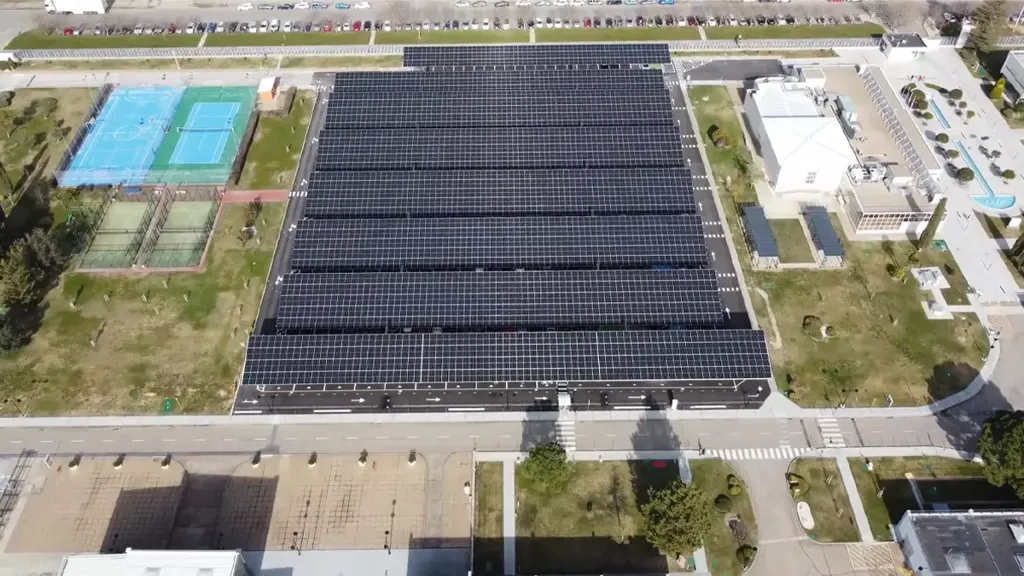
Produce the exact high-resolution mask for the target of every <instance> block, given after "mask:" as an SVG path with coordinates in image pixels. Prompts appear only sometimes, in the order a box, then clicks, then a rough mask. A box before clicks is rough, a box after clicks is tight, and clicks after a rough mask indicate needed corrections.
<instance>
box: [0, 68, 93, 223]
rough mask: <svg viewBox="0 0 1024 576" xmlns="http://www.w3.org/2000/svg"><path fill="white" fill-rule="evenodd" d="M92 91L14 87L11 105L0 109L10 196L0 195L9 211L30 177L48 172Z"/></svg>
mask: <svg viewBox="0 0 1024 576" xmlns="http://www.w3.org/2000/svg"><path fill="white" fill-rule="evenodd" d="M93 98H95V92H94V91H93V90H91V89H87V88H61V89H59V90H57V89H50V88H26V89H23V90H17V91H15V93H14V98H13V100H11V105H10V106H8V107H6V108H3V109H0V133H2V134H4V135H5V136H6V137H5V138H4V140H3V142H2V143H0V164H2V165H3V167H4V168H5V169H6V170H7V176H8V177H9V178H10V179H11V184H12V185H13V188H14V189H13V194H12V196H11V197H4V198H2V199H0V206H2V208H3V210H4V213H5V214H8V215H10V214H11V209H12V207H13V206H14V205H15V204H16V203H17V201H18V199H19V198H20V197H21V194H22V193H23V192H24V190H25V188H26V186H27V184H28V182H29V181H30V180H32V179H33V178H32V177H39V176H49V175H50V174H51V173H52V172H53V170H54V169H55V168H56V167H57V164H58V163H59V162H60V157H61V154H62V153H63V152H64V149H65V144H64V141H65V140H70V139H71V138H72V137H73V136H74V134H75V132H76V131H77V130H78V128H79V126H81V124H82V121H83V120H85V115H86V113H88V111H89V107H90V106H92V102H93Z"/></svg>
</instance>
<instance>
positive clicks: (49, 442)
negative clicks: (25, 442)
mask: <svg viewBox="0 0 1024 576" xmlns="http://www.w3.org/2000/svg"><path fill="white" fill-rule="evenodd" d="M39 443H40V444H53V440H40V441H39Z"/></svg>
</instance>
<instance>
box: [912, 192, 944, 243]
mask: <svg viewBox="0 0 1024 576" xmlns="http://www.w3.org/2000/svg"><path fill="white" fill-rule="evenodd" d="M945 217H946V198H942V200H939V203H938V204H936V205H935V211H933V212H932V217H931V218H930V219H929V220H928V225H927V226H925V227H924V230H923V231H921V236H920V237H919V238H918V239H917V249H918V250H920V249H921V248H924V247H925V246H927V245H929V244H931V243H932V239H933V238H935V231H936V230H938V229H939V224H941V223H942V219H943V218H945Z"/></svg>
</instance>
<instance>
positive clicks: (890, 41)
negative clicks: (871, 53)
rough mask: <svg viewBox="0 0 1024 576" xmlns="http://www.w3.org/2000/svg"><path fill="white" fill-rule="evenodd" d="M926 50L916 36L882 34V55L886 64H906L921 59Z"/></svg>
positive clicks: (924, 45)
mask: <svg viewBox="0 0 1024 576" xmlns="http://www.w3.org/2000/svg"><path fill="white" fill-rule="evenodd" d="M927 48H928V45H927V44H925V43H924V40H922V39H921V37H920V36H918V35H917V34H883V35H882V53H883V54H885V59H886V61H888V62H907V61H909V60H915V59H917V58H920V57H921V54H923V53H924V51H925V50H926V49H927Z"/></svg>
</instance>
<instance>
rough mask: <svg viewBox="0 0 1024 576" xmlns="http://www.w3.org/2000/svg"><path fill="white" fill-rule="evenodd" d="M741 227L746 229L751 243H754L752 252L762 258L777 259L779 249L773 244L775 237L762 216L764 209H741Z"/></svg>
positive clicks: (749, 207)
mask: <svg viewBox="0 0 1024 576" xmlns="http://www.w3.org/2000/svg"><path fill="white" fill-rule="evenodd" d="M743 226H744V227H745V228H746V229H747V234H748V235H749V236H750V240H751V242H753V243H754V250H755V251H756V252H757V255H758V256H760V257H762V258H778V257H779V247H778V245H777V244H776V243H775V235H774V234H772V230H771V228H769V226H768V219H767V218H766V217H765V215H764V208H762V207H760V206H747V207H745V208H743Z"/></svg>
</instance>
